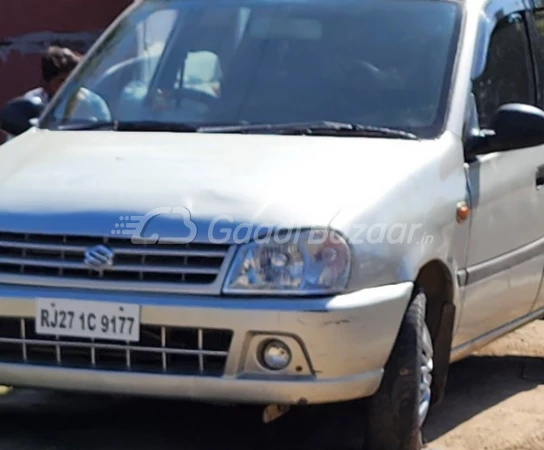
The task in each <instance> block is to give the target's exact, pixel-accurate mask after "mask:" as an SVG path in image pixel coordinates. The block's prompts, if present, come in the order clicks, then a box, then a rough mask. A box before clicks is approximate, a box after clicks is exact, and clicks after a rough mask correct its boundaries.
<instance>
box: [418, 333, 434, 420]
mask: <svg viewBox="0 0 544 450" xmlns="http://www.w3.org/2000/svg"><path fill="white" fill-rule="evenodd" d="M421 341H422V345H421V355H420V367H421V380H420V383H419V394H420V397H419V426H420V427H422V426H423V424H424V423H425V419H427V415H428V414H429V408H430V406H431V384H432V381H433V376H432V372H433V367H434V365H433V356H434V351H433V342H432V339H431V333H429V329H428V328H427V325H424V326H423V330H422V339H421Z"/></svg>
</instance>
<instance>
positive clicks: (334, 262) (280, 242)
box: [223, 230, 351, 295]
mask: <svg viewBox="0 0 544 450" xmlns="http://www.w3.org/2000/svg"><path fill="white" fill-rule="evenodd" d="M350 266H351V253H350V249H349V246H348V244H347V243H346V241H345V240H344V238H343V237H342V236H340V235H339V234H338V233H336V232H334V231H330V230H313V231H303V232H296V233H289V232H286V233H284V234H283V235H281V234H279V235H275V236H273V237H272V236H270V237H268V238H267V239H258V240H256V241H255V242H250V243H248V244H245V245H243V246H241V247H240V249H239V250H238V252H237V254H236V256H235V258H234V261H233V264H232V266H231V268H230V271H229V273H228V276H227V279H226V281H225V287H224V289H223V291H224V293H226V294H246V295H247V294H256V295H263V294H269V295H281V294H286V295H320V294H333V293H339V292H341V291H343V290H344V289H345V287H346V284H347V282H348V278H349V272H350Z"/></svg>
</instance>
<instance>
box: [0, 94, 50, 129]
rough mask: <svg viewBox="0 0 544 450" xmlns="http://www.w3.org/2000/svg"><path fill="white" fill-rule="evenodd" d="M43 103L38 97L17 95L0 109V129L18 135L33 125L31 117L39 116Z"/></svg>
mask: <svg viewBox="0 0 544 450" xmlns="http://www.w3.org/2000/svg"><path fill="white" fill-rule="evenodd" d="M44 108H45V104H44V103H43V102H42V101H41V99H40V98H38V97H30V98H25V97H17V98H15V99H13V100H10V101H9V102H8V103H6V104H5V105H4V106H3V107H2V108H1V109H0V129H2V130H4V131H5V132H6V133H8V134H10V135H12V136H18V135H20V134H22V133H24V132H25V131H27V130H28V129H29V128H31V127H32V126H33V125H34V122H33V119H37V118H39V117H40V115H41V113H42V112H43V110H44Z"/></svg>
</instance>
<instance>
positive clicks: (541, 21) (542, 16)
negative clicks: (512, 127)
mask: <svg viewBox="0 0 544 450" xmlns="http://www.w3.org/2000/svg"><path fill="white" fill-rule="evenodd" d="M535 4H536V10H535V11H533V12H531V13H530V14H529V15H528V23H529V27H530V31H531V34H530V36H531V47H532V50H533V57H534V61H535V68H536V70H535V76H536V81H537V90H536V93H537V101H538V106H540V108H542V109H544V0H535ZM542 151H543V152H544V149H543V150H542ZM538 205H539V210H540V216H539V224H540V227H541V229H542V230H544V192H542V193H540V195H539V196H538ZM543 309H544V286H543V283H542V281H541V287H540V291H539V294H538V297H537V299H536V301H535V303H534V305H533V311H538V310H543Z"/></svg>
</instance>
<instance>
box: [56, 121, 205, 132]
mask: <svg viewBox="0 0 544 450" xmlns="http://www.w3.org/2000/svg"><path fill="white" fill-rule="evenodd" d="M57 129H58V130H63V131H88V130H113V131H169V132H177V133H196V131H197V130H198V128H197V127H196V126H193V125H189V124H185V123H175V122H156V121H134V122H129V121H98V122H85V123H74V124H66V125H59V126H58V127H57Z"/></svg>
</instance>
